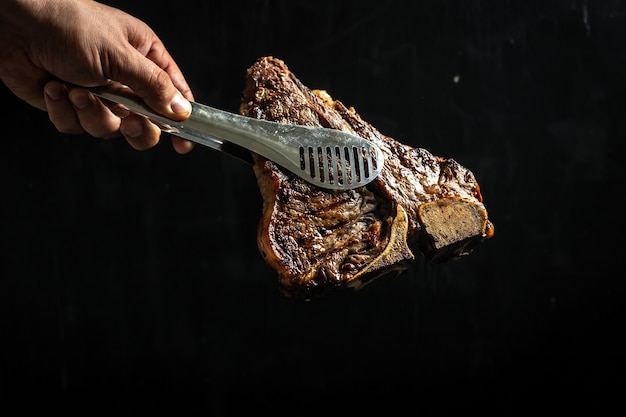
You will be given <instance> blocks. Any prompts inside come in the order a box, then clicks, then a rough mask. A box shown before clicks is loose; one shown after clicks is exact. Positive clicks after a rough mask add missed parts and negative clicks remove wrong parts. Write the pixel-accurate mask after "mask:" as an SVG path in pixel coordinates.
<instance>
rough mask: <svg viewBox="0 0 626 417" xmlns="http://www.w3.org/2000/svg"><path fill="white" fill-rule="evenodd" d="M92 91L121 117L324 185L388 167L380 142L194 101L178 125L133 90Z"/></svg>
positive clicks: (351, 182)
mask: <svg viewBox="0 0 626 417" xmlns="http://www.w3.org/2000/svg"><path fill="white" fill-rule="evenodd" d="M90 91H91V92H92V93H93V94H94V95H96V96H97V97H99V98H101V99H103V100H102V101H103V103H104V104H105V105H107V107H109V108H110V109H111V110H112V111H113V112H115V113H116V114H117V115H118V116H121V117H123V115H122V113H124V112H126V115H127V114H128V112H132V113H135V114H139V115H142V116H145V117H147V118H148V119H150V121H152V122H153V123H155V124H156V125H157V126H159V128H160V129H161V130H162V131H163V132H166V133H170V134H172V135H175V136H179V137H181V138H184V139H188V140H190V141H193V142H196V143H199V144H201V145H205V146H208V147H210V148H213V149H216V150H219V151H222V152H225V153H228V154H230V155H232V156H235V157H237V158H239V159H242V160H244V161H246V162H249V163H250V162H251V157H250V153H249V152H245V151H244V149H245V150H248V151H252V152H255V153H257V154H259V155H261V156H263V157H265V158H266V159H269V160H270V161H273V162H275V163H277V164H279V165H280V166H282V167H283V168H285V169H287V170H289V171H291V172H293V173H294V174H296V175H298V176H299V177H301V178H303V179H304V180H306V181H308V182H310V183H311V184H314V185H317V186H319V187H323V188H327V189H331V190H348V189H353V188H357V187H361V186H363V185H366V184H368V183H370V182H371V181H372V180H374V178H376V177H377V176H378V174H379V173H380V172H381V170H382V168H383V163H384V155H383V153H382V151H381V150H380V148H379V147H378V146H376V144H374V143H372V142H370V141H368V140H365V139H363V138H361V137H358V136H355V135H352V134H350V133H347V132H342V131H340V130H335V129H328V128H321V127H310V126H300V125H292V124H286V123H277V122H271V121H267V120H259V119H255V118H252V117H246V116H241V115H238V114H235V113H230V112H227V111H224V110H219V109H215V108H212V107H209V106H206V105H204V104H200V103H196V102H191V109H192V110H191V115H190V116H189V118H188V119H187V120H185V121H183V122H177V121H175V120H171V119H169V118H166V117H164V116H162V115H160V114H158V113H155V112H154V111H153V110H151V109H150V108H149V107H148V106H147V105H146V104H145V103H144V102H143V100H141V99H139V98H138V97H137V96H136V95H135V94H134V93H133V92H132V90H130V89H129V88H118V89H115V90H112V89H110V88H107V87H101V88H91V89H90ZM242 148H244V149H242Z"/></svg>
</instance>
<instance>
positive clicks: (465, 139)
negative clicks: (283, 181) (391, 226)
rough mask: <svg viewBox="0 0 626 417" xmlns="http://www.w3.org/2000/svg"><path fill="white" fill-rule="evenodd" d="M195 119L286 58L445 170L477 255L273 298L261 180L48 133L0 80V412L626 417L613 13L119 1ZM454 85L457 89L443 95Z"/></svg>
mask: <svg viewBox="0 0 626 417" xmlns="http://www.w3.org/2000/svg"><path fill="white" fill-rule="evenodd" d="M109 4H112V5H116V4H117V5H120V7H122V8H123V9H124V10H126V11H128V12H130V13H131V14H134V15H136V16H138V17H140V18H142V19H143V20H145V21H146V22H147V23H148V24H150V25H151V26H152V27H153V28H154V30H155V31H156V32H157V33H158V34H159V36H160V37H161V38H162V39H163V41H164V42H165V44H166V46H167V47H168V49H169V50H170V52H171V54H172V55H173V56H174V58H175V59H176V60H177V62H178V64H179V66H180V67H181V68H182V70H183V71H184V73H185V75H186V77H187V79H188V81H189V83H190V84H191V86H192V89H193V91H194V94H195V97H196V100H197V101H200V102H203V103H206V104H209V105H212V106H214V107H218V108H222V109H226V110H230V111H237V107H238V104H239V100H240V97H241V90H242V88H243V81H244V75H245V70H246V68H248V67H249V66H250V65H251V64H252V63H253V62H254V61H255V60H256V59H257V58H259V57H261V56H264V55H273V56H276V57H278V58H280V59H283V60H284V61H285V62H286V64H287V65H288V66H289V68H290V69H291V70H292V71H293V72H294V73H295V74H296V76H297V77H298V78H300V80H301V81H302V82H303V83H304V84H305V85H307V86H308V87H310V88H319V89H325V90H327V91H328V92H329V93H330V94H331V95H332V96H333V97H334V98H335V99H338V100H340V101H342V102H343V103H344V104H346V105H347V106H354V107H355V108H356V110H357V111H358V112H359V114H360V115H361V116H362V117H363V118H364V119H365V120H367V121H368V122H370V123H371V124H372V125H374V126H376V127H377V128H378V129H379V130H380V131H381V132H383V133H385V134H387V135H389V136H391V137H394V138H395V139H397V140H399V141H400V142H403V143H405V144H408V145H411V146H416V147H423V148H426V149H428V150H429V151H431V152H432V153H434V154H436V155H440V156H444V157H452V158H454V159H456V160H457V161H458V162H460V163H461V164H462V165H464V166H466V167H467V168H469V169H471V170H472V171H473V172H474V174H475V176H476V178H477V180H478V182H479V183H480V185H481V187H482V192H483V196H484V200H485V205H486V207H487V210H488V211H489V215H490V218H491V220H492V221H493V223H494V224H495V237H494V238H493V239H492V240H490V241H488V242H486V243H484V244H483V245H481V246H479V247H478V248H477V249H476V250H475V251H474V253H472V254H471V255H470V256H469V257H465V258H462V259H460V260H458V261H454V262H451V263H446V264H441V265H427V264H425V262H424V261H423V259H422V258H421V257H420V254H419V253H418V254H417V255H418V257H417V260H416V262H415V265H414V266H413V268H411V270H410V271H409V272H407V273H405V274H403V275H401V276H398V277H391V278H385V279H382V280H380V281H376V282H375V283H373V284H371V285H370V286H369V287H366V288H365V289H364V290H363V291H361V292H358V293H353V294H341V295H339V294H338V295H331V296H328V297H325V298H323V299H319V300H313V301H308V302H307V301H303V300H294V299H288V298H286V297H285V296H283V295H282V293H280V291H279V290H278V286H277V277H276V275H275V273H274V271H273V270H270V269H268V267H266V266H265V264H264V262H263V260H262V258H261V256H260V254H259V252H258V249H257V246H256V225H257V222H258V220H259V218H260V213H261V198H260V195H259V193H258V189H257V187H256V180H255V177H254V175H253V172H252V169H251V168H250V167H249V166H247V165H245V164H241V163H240V162H239V161H236V160H234V159H232V158H230V157H228V156H226V155H222V154H219V153H217V152H215V151H212V150H208V149H203V148H202V149H201V148H196V149H195V150H194V151H193V152H192V153H191V154H188V155H178V154H176V153H175V152H174V151H173V149H172V147H171V144H170V143H169V138H167V137H166V136H164V138H163V139H162V140H161V142H160V143H159V145H158V146H156V147H155V148H153V149H151V150H148V151H143V152H138V151H134V150H132V148H130V146H129V145H128V144H127V143H126V142H125V141H124V140H122V139H120V140H109V141H106V140H99V139H95V138H91V137H89V136H86V135H83V136H72V135H62V134H59V133H57V132H56V130H55V129H54V128H53V126H52V125H51V124H50V123H49V121H48V119H47V116H46V115H45V113H43V112H40V111H38V110H36V109H33V108H31V107H29V106H28V105H26V104H24V103H22V102H21V101H19V100H17V99H16V98H15V97H14V96H12V95H11V94H10V92H9V91H8V90H7V89H6V88H5V87H4V86H3V87H2V88H1V89H0V94H1V95H2V102H3V103H4V106H3V108H4V110H3V113H2V125H3V127H4V129H3V133H2V152H1V153H0V158H2V159H1V165H0V178H1V180H0V181H1V182H0V184H1V191H2V204H1V207H2V213H1V214H2V220H1V222H0V236H1V247H0V259H1V269H0V271H1V280H0V282H1V284H0V285H1V287H0V309H1V310H0V313H1V315H0V317H1V322H0V326H1V327H0V331H1V337H2V339H1V341H0V345H1V348H0V352H1V354H2V356H1V360H0V366H1V368H0V371H1V374H0V384H1V385H0V404H2V405H3V406H8V405H19V406H20V407H22V409H23V410H29V409H38V410H52V411H64V412H66V413H73V412H80V414H81V415H94V414H99V412H116V413H118V414H119V413H122V412H123V411H130V412H131V413H137V414H138V413H139V412H153V411H170V412H172V414H173V415H200V414H203V415H232V414H239V413H240V412H242V410H245V409H247V408H250V409H252V410H255V411H258V412H261V411H273V412H278V413H282V412H285V413H290V414H295V415H303V414H307V413H310V414H319V413H321V412H330V411H334V410H335V411H339V410H341V409H340V408H338V407H345V410H352V412H354V413H356V412H362V411H372V412H373V411H377V410H386V411H387V412H389V413H391V414H392V415H397V414H398V413H397V412H396V410H400V409H404V410H406V412H405V414H412V415H417V414H421V413H424V412H428V411H430V410H433V409H450V408H454V409H458V410H466V409H475V410H487V409H495V410H499V411H500V412H507V411H510V410H516V409H519V408H527V407H528V408H533V409H537V410H539V409H541V410H554V411H565V410H573V409H581V408H596V407H604V406H607V405H614V404H621V399H620V398H623V393H624V388H625V382H626V375H625V371H626V367H625V366H624V365H625V359H624V354H625V350H624V344H623V343H622V342H621V339H622V333H623V330H624V323H623V318H624V308H623V307H622V304H623V299H624V291H623V290H624V284H623V281H624V273H623V260H622V258H623V256H624V249H625V245H624V243H623V240H624V220H623V214H622V211H623V207H624V203H625V200H626V192H625V187H624V185H625V182H626V181H625V180H624V175H623V151H624V141H625V140H626V122H625V121H624V120H625V117H626V104H625V101H624V91H625V89H624V87H625V82H624V79H625V77H626V52H625V51H626V50H625V48H624V45H625V41H626V4H625V3H624V2H622V1H618V0H607V1H593V0H570V1H539V0H536V1H520V2H515V1H492V2H489V1H462V0H459V1H435V0H428V1H426V0H424V1H416V2H398V1H396V2H394V1H369V0H365V1H356V0H352V1H335V2H331V1H316V2H312V1H311V2H305V1H303V2H289V1H249V2H244V1H237V0H231V1H221V2H217V1H179V2H148V1H133V2H122V1H118V2H110V3H109ZM455 77H457V78H456V82H455Z"/></svg>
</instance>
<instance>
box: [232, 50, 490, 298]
mask: <svg viewBox="0 0 626 417" xmlns="http://www.w3.org/2000/svg"><path fill="white" fill-rule="evenodd" d="M239 110H240V113H241V114H242V115H245V116H250V117H254V118H258V119H266V120H272V121H275V122H280V123H292V124H300V125H307V126H321V127H327V128H332V129H339V130H344V131H347V132H350V133H353V134H356V135H358V136H361V137H363V138H365V139H368V140H370V141H372V142H374V143H376V144H377V145H378V146H379V147H380V148H381V149H382V151H383V153H384V154H385V165H384V167H383V171H382V173H381V174H380V175H379V177H378V178H376V179H375V180H374V181H373V182H372V183H370V184H368V185H366V186H364V187H360V188H357V189H354V190H348V191H330V190H326V189H321V188H318V187H316V186H314V185H311V184H309V183H307V182H306V181H304V180H302V179H300V178H299V177H297V176H296V175H294V174H292V173H290V172H288V171H286V170H283V169H281V168H280V166H278V165H277V164H275V163H273V162H271V161H268V160H266V159H264V158H262V157H260V156H258V155H256V154H255V155H253V157H254V161H255V162H254V172H255V175H256V177H257V182H258V186H259V190H260V192H261V195H262V198H263V210H262V217H261V220H260V222H259V228H258V246H259V250H260V252H261V254H262V256H263V257H264V258H265V261H266V262H267V264H268V265H269V266H270V267H272V268H274V269H275V270H276V271H277V273H278V277H279V287H280V289H281V290H282V291H283V292H284V293H285V295H287V296H290V297H303V298H312V297H315V296H319V295H322V294H325V293H327V292H329V291H332V290H335V289H338V288H352V289H360V288H362V287H363V286H364V285H366V284H368V283H370V282H372V281H373V280H374V279H376V278H379V277H381V276H383V275H389V274H399V273H401V272H402V271H404V270H406V269H408V268H409V267H410V266H411V264H412V263H413V261H414V260H415V256H414V254H413V251H412V250H411V248H419V250H420V251H421V252H422V253H423V255H424V256H425V258H426V259H427V260H428V261H429V262H438V261H445V260H450V259H455V258H458V257H460V256H462V255H466V254H469V253H470V252H471V251H472V250H473V249H474V247H475V246H476V245H477V244H479V243H481V242H483V241H484V240H486V239H489V238H491V237H492V236H493V232H494V229H493V225H492V223H491V222H490V221H489V220H488V216H487V211H486V209H485V207H484V205H483V202H482V195H481V193H480V187H479V185H478V183H477V182H476V180H475V178H474V175H473V174H472V172H471V171H469V170H467V169H466V168H464V167H462V166H461V165H459V164H458V163H457V162H456V161H454V160H453V159H445V158H441V157H438V156H434V155H432V154H431V153H430V152H428V151H427V150H425V149H420V148H413V147H410V146H407V145H403V144H401V143H399V142H397V141H396V140H394V139H392V138H390V137H387V136H385V135H383V134H382V133H380V132H379V131H378V130H376V129H375V128H374V127H373V126H371V125H370V124H368V123H367V122H365V121H364V120H362V119H361V118H360V116H359V115H358V114H357V113H356V111H355V110H354V109H353V108H347V107H345V106H344V105H343V104H342V103H341V102H340V101H338V100H334V99H333V98H332V97H331V96H330V95H329V94H328V93H327V92H326V91H323V90H311V89H309V88H307V87H306V86H305V85H303V84H302V83H301V82H300V81H299V80H298V79H297V78H296V77H295V76H294V74H292V73H291V72H290V71H289V69H288V68H287V66H286V65H285V63H284V62H283V61H281V60H279V59H276V58H274V57H262V58H260V59H259V60H258V61H257V62H256V63H254V64H253V65H252V66H251V67H250V68H248V71H247V75H246V85H245V88H244V91H243V97H242V102H241V106H240V109H239Z"/></svg>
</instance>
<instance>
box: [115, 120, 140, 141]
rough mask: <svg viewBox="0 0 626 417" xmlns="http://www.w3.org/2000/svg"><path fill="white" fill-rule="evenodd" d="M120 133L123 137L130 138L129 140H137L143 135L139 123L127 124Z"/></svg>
mask: <svg viewBox="0 0 626 417" xmlns="http://www.w3.org/2000/svg"><path fill="white" fill-rule="evenodd" d="M120 131H121V132H122V134H123V135H124V136H130V137H131V138H138V137H139V136H141V135H142V134H143V126H142V125H141V124H140V123H127V124H125V125H124V127H123V128H120Z"/></svg>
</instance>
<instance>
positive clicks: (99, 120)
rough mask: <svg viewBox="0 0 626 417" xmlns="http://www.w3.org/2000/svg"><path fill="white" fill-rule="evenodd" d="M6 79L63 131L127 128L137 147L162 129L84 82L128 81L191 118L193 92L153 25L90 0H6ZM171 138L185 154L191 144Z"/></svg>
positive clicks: (157, 104) (1, 14) (2, 67)
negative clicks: (113, 106)
mask: <svg viewBox="0 0 626 417" xmlns="http://www.w3.org/2000/svg"><path fill="white" fill-rule="evenodd" d="M0 79H1V80H2V82H3V83H4V84H5V85H6V86H7V87H8V88H9V89H10V90H11V91H12V92H13V93H14V94H15V95H16V96H17V97H18V98H20V99H22V100H23V101H25V102H27V103H29V104H31V105H32V106H34V107H36V108H38V109H41V110H44V111H46V112H47V113H48V116H49V118H50V121H51V122H52V123H53V124H54V126H55V127H56V129H57V130H58V131H59V132H62V133H68V134H80V133H88V134H90V135H91V136H94V137H98V138H113V137H116V136H120V135H122V136H124V137H125V138H126V140H127V141H128V143H129V144H130V145H131V146H132V147H133V148H135V149H138V150H144V149H148V148H151V147H153V146H155V145H156V144H157V143H158V141H159V138H160V135H161V131H160V130H159V128H158V127H157V126H155V125H154V124H152V123H151V122H150V121H148V120H147V119H145V118H144V117H141V116H136V115H131V116H127V117H125V118H123V119H120V118H119V117H117V116H116V115H114V114H113V113H112V112H111V111H110V110H109V109H108V108H107V107H106V106H104V105H103V104H102V103H101V102H100V101H99V100H98V99H97V98H96V97H95V96H93V95H92V94H91V93H90V92H89V91H88V90H87V89H86V88H85V87H95V86H103V85H107V84H118V83H121V84H124V85H126V86H128V87H130V88H131V89H132V90H133V91H134V92H135V93H136V94H138V95H139V96H140V97H142V98H143V99H144V101H145V102H146V104H148V105H149V106H150V107H151V108H152V109H153V110H155V111H157V112H158V113H161V114H163V115H165V116H167V117H169V118H171V119H174V120H185V119H186V118H187V117H189V114H190V109H191V107H190V104H189V101H192V100H193V99H194V98H193V94H192V92H191V89H190V88H189V85H188V84H187V81H186V80H185V77H184V76H183V73H182V72H181V70H180V68H179V67H178V65H177V64H176V62H175V61H174V59H173V58H172V56H171V55H170V54H169V52H168V51H167V49H166V48H165V46H164V45H163V43H162V42H161V40H160V39H159V38H158V36H157V35H156V34H155V33H154V31H153V30H152V29H151V28H150V27H148V25H146V24H145V23H144V22H143V21H141V20H139V19H137V18H135V17H133V16H131V15H129V14H127V13H125V12H123V11H121V10H119V9H116V8H113V7H109V6H106V5H104V4H101V3H98V2H95V1H92V0H0ZM172 144H173V146H174V149H175V150H176V151H177V152H178V153H181V154H184V153H187V152H189V151H190V150H191V149H192V147H193V144H192V143H191V142H189V141H186V140H184V139H181V138H177V137H172Z"/></svg>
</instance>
